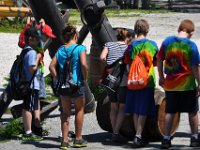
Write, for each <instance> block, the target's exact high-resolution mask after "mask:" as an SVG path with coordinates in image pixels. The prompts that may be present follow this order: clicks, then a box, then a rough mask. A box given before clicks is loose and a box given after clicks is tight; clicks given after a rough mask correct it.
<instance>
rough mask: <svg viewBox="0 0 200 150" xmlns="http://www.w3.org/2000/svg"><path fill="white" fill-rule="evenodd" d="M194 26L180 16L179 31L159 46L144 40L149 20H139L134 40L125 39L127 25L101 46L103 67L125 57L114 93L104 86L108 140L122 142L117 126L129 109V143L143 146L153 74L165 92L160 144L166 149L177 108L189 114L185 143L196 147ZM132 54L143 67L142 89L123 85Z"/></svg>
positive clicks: (198, 80)
mask: <svg viewBox="0 0 200 150" xmlns="http://www.w3.org/2000/svg"><path fill="white" fill-rule="evenodd" d="M194 30H195V28H194V23H193V22H192V21H191V20H188V19H186V20H183V21H182V22H181V23H180V25H179V27H178V35H176V36H170V37H167V38H166V39H165V40H164V41H163V43H162V45H161V47H160V50H158V47H157V44H156V42H155V41H152V40H149V39H147V38H146V36H147V34H148V32H149V24H148V22H147V21H146V20H144V19H139V20H137V21H136V22H135V25H134V32H135V34H136V38H135V39H132V40H131V41H129V40H130V33H128V31H127V30H126V29H119V30H118V36H117V37H118V42H108V43H106V44H105V47H104V49H103V50H102V53H101V56H100V59H101V60H102V61H104V62H106V65H111V64H112V63H114V62H115V60H117V59H119V58H121V57H122V56H124V57H125V58H124V63H125V64H127V65H126V66H127V69H126V71H125V72H124V76H123V78H122V81H121V84H120V86H119V88H118V91H117V92H114V93H113V92H112V91H110V90H109V89H106V90H107V93H108V96H109V99H110V101H111V107H110V109H111V110H110V120H111V125H112V130H113V134H112V141H113V142H118V143H119V142H126V139H125V137H123V136H122V135H120V133H119V130H120V127H121V125H122V122H123V120H124V116H125V114H126V113H128V114H132V115H133V123H134V127H133V128H134V129H135V137H134V139H133V146H134V147H135V148H138V147H144V146H146V145H147V142H146V141H145V140H144V139H143V138H142V132H143V129H144V125H145V121H146V118H147V116H149V115H155V113H156V107H155V101H154V91H155V85H156V78H158V81H159V85H160V86H161V87H163V89H164V90H165V95H166V115H165V126H164V136H163V140H162V144H161V148H163V149H168V148H170V147H171V140H172V137H171V135H170V131H171V129H172V123H173V119H174V116H175V113H176V112H187V113H188V114H189V122H190V127H191V133H192V134H191V143H190V146H191V147H200V138H199V136H198V110H199V108H198V97H199V94H200V69H199V68H200V67H199V64H200V55H199V51H198V48H197V46H196V44H195V43H194V42H192V41H191V40H190V38H191V36H192V34H193V33H194ZM119 37H120V38H119ZM128 41H129V42H128ZM127 47H128V48H127ZM136 56H139V57H140V58H141V60H142V62H143V63H144V65H145V68H146V70H147V72H148V83H147V86H146V87H145V88H143V89H139V90H132V89H128V88H127V81H128V79H127V77H128V73H129V69H130V66H131V63H132V61H133V60H134V58H135V57H136ZM154 66H157V68H158V74H159V76H158V77H156V76H155V71H154ZM100 82H101V81H100ZM124 83H125V84H124Z"/></svg>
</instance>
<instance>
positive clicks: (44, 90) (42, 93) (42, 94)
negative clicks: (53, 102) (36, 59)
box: [38, 75, 46, 99]
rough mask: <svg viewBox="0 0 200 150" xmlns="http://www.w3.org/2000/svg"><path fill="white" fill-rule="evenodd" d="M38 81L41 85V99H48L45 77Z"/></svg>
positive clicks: (41, 76)
mask: <svg viewBox="0 0 200 150" xmlns="http://www.w3.org/2000/svg"><path fill="white" fill-rule="evenodd" d="M38 80H39V83H40V90H39V99H45V98H46V89H45V82H44V77H43V75H40V76H38Z"/></svg>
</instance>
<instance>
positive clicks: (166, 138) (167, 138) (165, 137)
mask: <svg viewBox="0 0 200 150" xmlns="http://www.w3.org/2000/svg"><path fill="white" fill-rule="evenodd" d="M163 139H164V140H170V139H171V136H164V137H163Z"/></svg>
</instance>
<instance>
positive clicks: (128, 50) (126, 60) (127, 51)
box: [124, 45, 131, 64]
mask: <svg viewBox="0 0 200 150" xmlns="http://www.w3.org/2000/svg"><path fill="white" fill-rule="evenodd" d="M124 63H125V64H130V63H131V58H130V45H129V46H128V48H127V50H126V51H125V54H124Z"/></svg>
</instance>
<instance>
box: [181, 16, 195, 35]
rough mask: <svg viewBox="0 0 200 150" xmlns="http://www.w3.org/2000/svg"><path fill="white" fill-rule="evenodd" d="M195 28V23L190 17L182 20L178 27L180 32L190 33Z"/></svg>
mask: <svg viewBox="0 0 200 150" xmlns="http://www.w3.org/2000/svg"><path fill="white" fill-rule="evenodd" d="M194 28H195V27H194V23H193V22H192V21H191V20H189V19H185V20H183V21H181V23H180V25H179V27H178V32H181V31H184V32H187V33H189V34H190V33H191V32H194Z"/></svg>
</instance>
